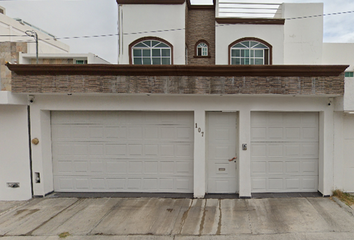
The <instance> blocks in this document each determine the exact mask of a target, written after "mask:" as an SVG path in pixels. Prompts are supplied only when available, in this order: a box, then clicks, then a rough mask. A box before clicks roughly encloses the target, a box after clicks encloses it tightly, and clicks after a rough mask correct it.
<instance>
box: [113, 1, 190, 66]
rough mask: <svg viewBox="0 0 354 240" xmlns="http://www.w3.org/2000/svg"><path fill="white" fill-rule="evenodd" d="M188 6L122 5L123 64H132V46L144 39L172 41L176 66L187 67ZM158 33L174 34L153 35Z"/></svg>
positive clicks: (121, 54)
mask: <svg viewBox="0 0 354 240" xmlns="http://www.w3.org/2000/svg"><path fill="white" fill-rule="evenodd" d="M185 7H186V6H185V4H181V5H156V4H153V5H140V4H132V5H129V4H128V5H123V6H121V5H120V6H119V10H118V11H119V36H120V40H119V57H118V58H119V61H118V62H119V64H129V44H130V43H132V42H133V41H135V40H137V39H139V38H141V37H159V38H162V39H164V40H166V41H168V42H169V43H171V44H172V45H173V55H174V64H185V42H186V41H185ZM172 29H180V30H174V31H173V30H172ZM157 30H171V31H162V32H152V31H157ZM139 32H144V33H139ZM133 33H138V34H133Z"/></svg>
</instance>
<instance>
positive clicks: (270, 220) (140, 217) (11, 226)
mask: <svg viewBox="0 0 354 240" xmlns="http://www.w3.org/2000/svg"><path fill="white" fill-rule="evenodd" d="M6 204H7V205H8V206H9V208H8V210H6V207H5V205H6ZM0 211H2V214H1V212H0V238H1V239H12V240H13V239H26V240H27V239H28V240H30V239H33V240H44V239H63V238H64V237H65V235H69V236H67V237H66V238H65V239H75V240H76V239H107V240H111V239H112V240H113V239H128V240H129V239H130V240H135V239H147V240H150V239H157V240H159V239H161V240H162V239H176V240H177V239H181V240H182V239H188V240H192V239H220V240H221V239H222V240H226V239H235V238H237V239H245V240H249V239H257V240H258V239H265V240H267V239H269V240H270V239H276V240H277V239H287V240H292V239H354V217H353V216H352V215H350V214H348V212H346V211H345V210H344V209H342V208H341V207H340V206H339V205H338V204H336V203H335V202H333V201H332V200H330V199H328V198H272V199H247V200H243V199H223V200H219V199H171V198H82V199H81V198H80V199H79V198H44V199H33V200H31V201H29V202H25V203H23V204H22V205H21V206H17V207H16V206H15V207H14V206H12V205H11V204H9V203H6V202H0ZM1 236H2V237H1ZM59 236H62V238H60V237H59Z"/></svg>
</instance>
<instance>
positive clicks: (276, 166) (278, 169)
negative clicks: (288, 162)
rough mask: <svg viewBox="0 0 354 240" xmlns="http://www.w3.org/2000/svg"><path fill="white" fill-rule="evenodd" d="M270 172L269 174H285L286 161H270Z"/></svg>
mask: <svg viewBox="0 0 354 240" xmlns="http://www.w3.org/2000/svg"><path fill="white" fill-rule="evenodd" d="M268 173H269V174H283V173H284V163H283V162H281V161H268Z"/></svg>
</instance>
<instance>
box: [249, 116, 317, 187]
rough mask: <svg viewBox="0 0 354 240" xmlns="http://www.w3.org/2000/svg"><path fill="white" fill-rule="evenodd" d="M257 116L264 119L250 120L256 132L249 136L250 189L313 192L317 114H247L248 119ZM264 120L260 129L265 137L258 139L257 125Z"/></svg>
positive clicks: (314, 184) (315, 184)
mask: <svg viewBox="0 0 354 240" xmlns="http://www.w3.org/2000/svg"><path fill="white" fill-rule="evenodd" d="M260 117H262V118H266V119H263V120H261V119H253V120H252V121H251V122H252V123H256V125H255V126H254V125H251V131H253V132H254V133H256V134H253V135H252V136H251V137H252V139H251V177H252V192H289V191H295V192H297V191H317V186H318V156H319V151H318V114H316V113H315V114H314V113H269V112H268V113H262V114H259V113H252V115H251V119H252V118H260ZM265 122H267V125H263V126H262V128H266V129H267V131H266V136H265V137H264V139H261V138H260V137H259V136H260V134H258V133H259V129H260V127H259V125H260V124H265ZM271 122H272V123H271ZM274 122H277V126H276V127H274V124H273V123H274ZM270 123H271V124H270ZM316 123H317V124H316ZM280 129H283V131H281V130H280ZM282 134H283V135H282ZM262 137H263V136H262ZM262 181H264V182H262Z"/></svg>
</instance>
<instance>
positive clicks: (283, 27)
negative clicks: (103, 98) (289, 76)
mask: <svg viewBox="0 0 354 240" xmlns="http://www.w3.org/2000/svg"><path fill="white" fill-rule="evenodd" d="M117 3H118V11H119V14H118V15H119V21H118V22H119V36H120V37H119V64H162V65H165V64H175V65H184V64H186V65H187V64H188V65H195V64H196V65H213V64H216V65H282V64H293V65H298V64H300V65H314V64H328V63H330V64H333V59H332V58H331V57H330V56H329V55H331V53H330V52H331V51H333V50H332V49H335V48H336V47H337V46H336V45H326V44H324V43H323V3H282V4H275V3H274V4H273V3H259V4H254V3H249V4H245V3H240V2H239V1H236V0H235V1H227V2H222V1H219V0H215V1H214V4H213V5H192V4H191V3H190V1H189V0H169V1H167V0H166V1H164V0H149V1H139V0H130V1H127V0H117ZM310 16H314V17H310ZM329 59H332V60H329ZM334 61H335V60H334ZM350 61H351V62H346V64H351V65H352V66H354V64H352V62H354V61H353V60H352V59H350Z"/></svg>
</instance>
